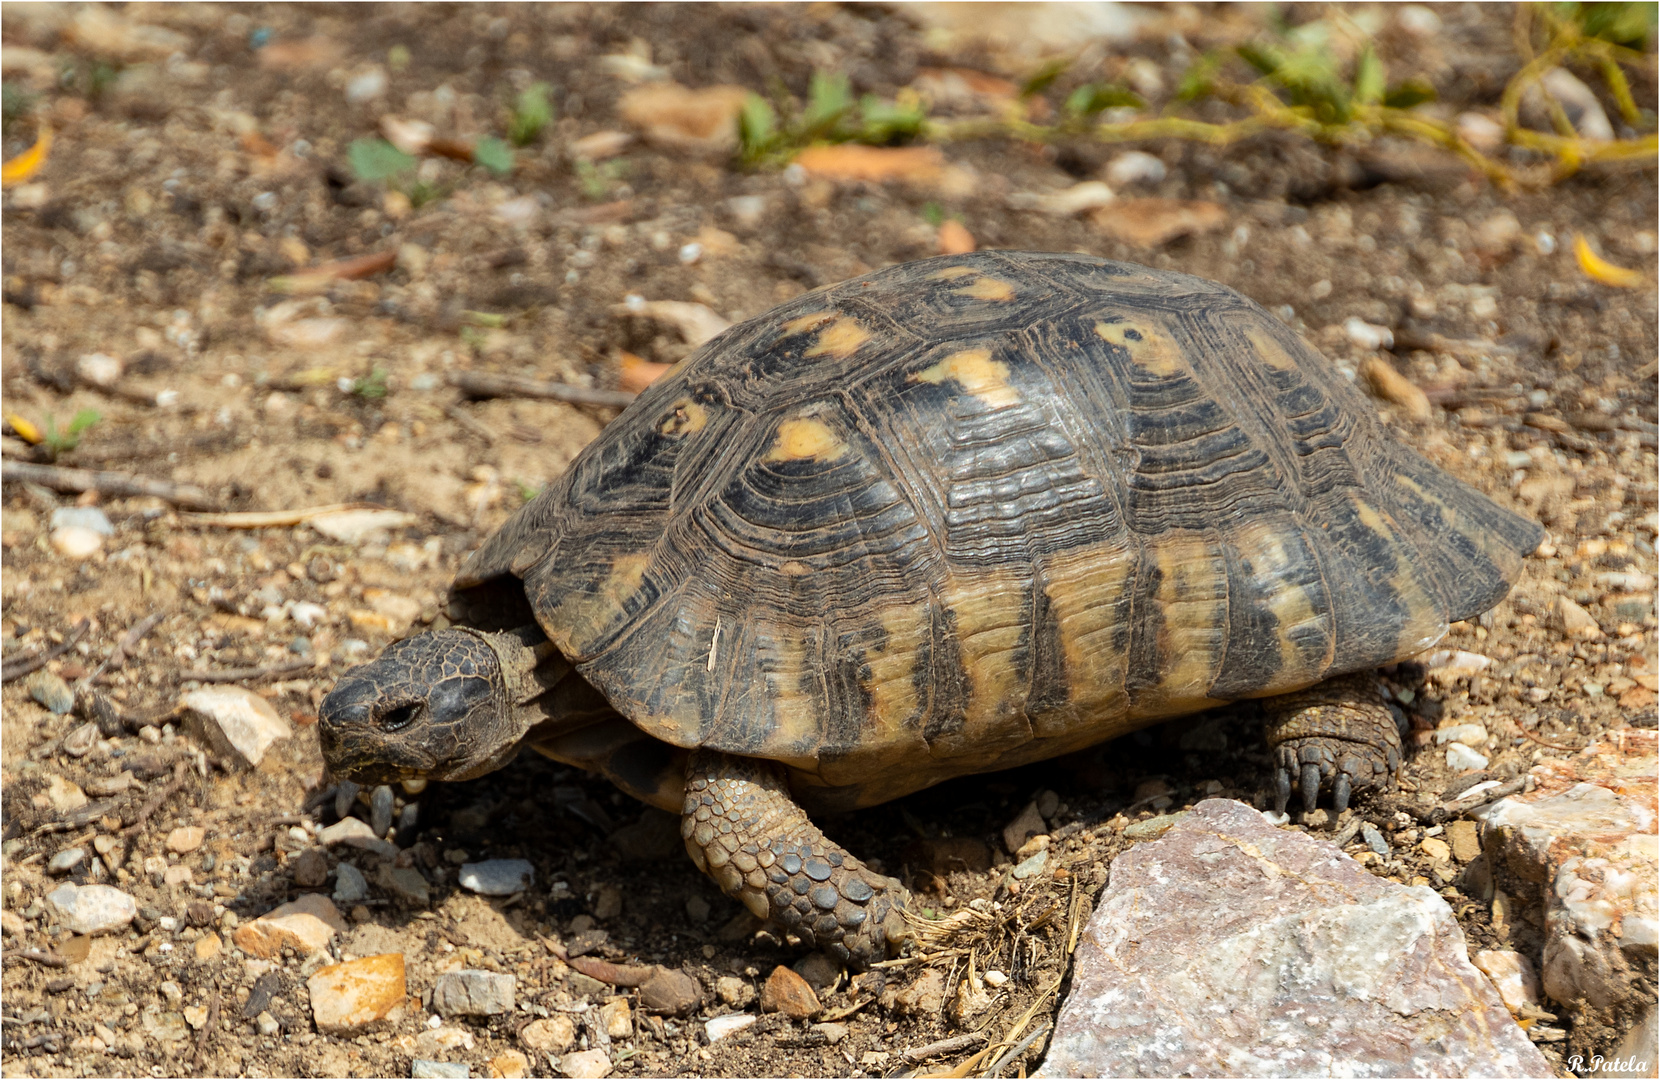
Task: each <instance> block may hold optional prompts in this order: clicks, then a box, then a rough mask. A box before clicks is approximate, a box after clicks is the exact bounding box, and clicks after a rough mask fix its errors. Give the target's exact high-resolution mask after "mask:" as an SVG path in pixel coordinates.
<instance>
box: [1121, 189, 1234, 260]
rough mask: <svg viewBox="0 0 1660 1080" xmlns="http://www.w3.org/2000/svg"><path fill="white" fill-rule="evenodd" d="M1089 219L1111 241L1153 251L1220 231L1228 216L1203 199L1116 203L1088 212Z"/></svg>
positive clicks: (1216, 205)
mask: <svg viewBox="0 0 1660 1080" xmlns="http://www.w3.org/2000/svg"><path fill="white" fill-rule="evenodd" d="M1090 217H1091V218H1092V219H1093V220H1094V222H1095V224H1096V226H1097V227H1099V228H1100V229H1101V231H1102V232H1104V233H1106V234H1107V235H1108V236H1111V237H1113V238H1114V239H1117V240H1122V241H1123V242H1124V243H1126V244H1133V245H1135V246H1136V247H1146V248H1154V247H1159V246H1160V245H1162V244H1167V243H1169V242H1170V241H1172V240H1174V239H1176V238H1177V237H1178V236H1189V235H1192V234H1195V233H1203V232H1210V231H1211V230H1213V229H1219V228H1221V227H1222V226H1223V225H1224V224H1226V223H1227V220H1228V212H1227V210H1226V209H1224V208H1223V207H1222V206H1221V205H1220V204H1219V203H1213V202H1205V201H1204V200H1202V199H1117V200H1114V201H1113V202H1110V203H1108V204H1107V205H1106V206H1103V207H1100V208H1099V209H1097V210H1094V211H1091V213H1090Z"/></svg>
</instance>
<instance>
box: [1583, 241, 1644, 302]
mask: <svg viewBox="0 0 1660 1080" xmlns="http://www.w3.org/2000/svg"><path fill="white" fill-rule="evenodd" d="M1574 258H1576V259H1578V260H1579V268H1580V269H1581V270H1583V271H1585V275H1586V276H1587V277H1590V278H1593V279H1595V280H1597V281H1600V282H1602V283H1603V284H1604V285H1613V286H1616V287H1617V288H1621V289H1635V288H1637V287H1638V286H1639V285H1641V284H1642V283H1643V274H1642V271H1640V270H1627V269H1626V268H1625V267H1623V266H1615V265H1614V264H1613V263H1611V262H1609V261H1607V260H1606V259H1604V258H1602V257H1601V256H1599V255H1598V254H1597V253H1596V252H1594V251H1592V250H1591V245H1590V244H1588V243H1586V241H1585V234H1584V233H1574Z"/></svg>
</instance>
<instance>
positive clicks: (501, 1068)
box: [490, 1050, 530, 1080]
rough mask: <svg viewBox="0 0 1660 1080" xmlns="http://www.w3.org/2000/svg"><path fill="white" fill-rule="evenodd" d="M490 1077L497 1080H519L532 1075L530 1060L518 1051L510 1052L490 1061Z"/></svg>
mask: <svg viewBox="0 0 1660 1080" xmlns="http://www.w3.org/2000/svg"><path fill="white" fill-rule="evenodd" d="M490 1075H491V1077H493V1078H495V1080H519V1078H520V1077H524V1076H529V1075H530V1059H529V1058H527V1057H525V1056H524V1055H523V1054H521V1053H519V1052H518V1051H517V1050H508V1051H506V1052H505V1053H501V1054H497V1055H496V1056H495V1057H493V1058H491V1059H490Z"/></svg>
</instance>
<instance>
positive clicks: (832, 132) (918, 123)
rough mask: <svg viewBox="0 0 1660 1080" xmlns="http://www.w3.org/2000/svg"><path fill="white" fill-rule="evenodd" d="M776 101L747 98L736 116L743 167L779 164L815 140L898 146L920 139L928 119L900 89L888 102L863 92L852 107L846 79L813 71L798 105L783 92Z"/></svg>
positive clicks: (917, 103)
mask: <svg viewBox="0 0 1660 1080" xmlns="http://www.w3.org/2000/svg"><path fill="white" fill-rule="evenodd" d="M777 98H778V100H777V102H776V103H774V102H769V101H767V100H766V99H765V98H763V97H761V96H760V95H759V94H754V95H751V96H750V98H749V100H748V101H747V102H745V104H744V107H743V110H742V111H741V112H740V113H739V114H738V147H739V156H740V158H741V160H742V161H743V162H744V164H746V165H762V164H780V163H782V162H785V161H788V160H789V158H790V157H792V156H794V154H795V152H796V151H797V150H799V149H801V148H802V147H804V146H807V145H809V144H811V143H815V142H831V143H844V142H859V143H866V144H868V145H871V146H886V145H889V144H891V143H896V142H902V141H904V140H907V139H912V138H915V137H916V136H917V135H919V134H920V133H921V132H922V128H923V125H924V123H926V121H927V119H928V114H927V111H926V110H925V109H924V108H923V107H922V101H921V98H919V97H918V96H917V95H916V93H915V92H914V91H909V90H902V91H900V93H899V95H898V96H897V97H896V98H895V99H894V100H893V101H883V100H882V99H881V98H879V97H877V96H876V95H874V94H866V95H865V96H864V97H862V98H860V99H859V101H858V103H857V104H855V103H854V101H853V92H852V89H851V87H850V86H849V83H848V80H847V76H846V75H842V74H840V73H836V74H828V75H827V74H825V73H824V72H821V71H815V72H814V73H813V77H812V80H811V82H809V84H808V87H807V102H806V104H805V105H803V106H797V104H796V102H795V100H794V99H793V98H791V97H790V96H789V94H788V93H786V92H785V91H784V90H783V89H782V88H779V89H778V91H777ZM780 111H782V113H783V118H782V119H781V118H780Z"/></svg>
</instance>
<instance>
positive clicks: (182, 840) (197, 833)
mask: <svg viewBox="0 0 1660 1080" xmlns="http://www.w3.org/2000/svg"><path fill="white" fill-rule="evenodd" d="M206 839H207V830H206V829H204V828H202V827H201V826H200V825H184V826H180V827H179V828H177V829H174V830H173V831H172V832H170V833H168V834H167V850H168V851H176V852H178V853H179V854H180V855H188V854H190V853H191V852H192V851H195V850H196V849H197V848H199V847H201V846H202V841H204V840H206Z"/></svg>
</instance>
